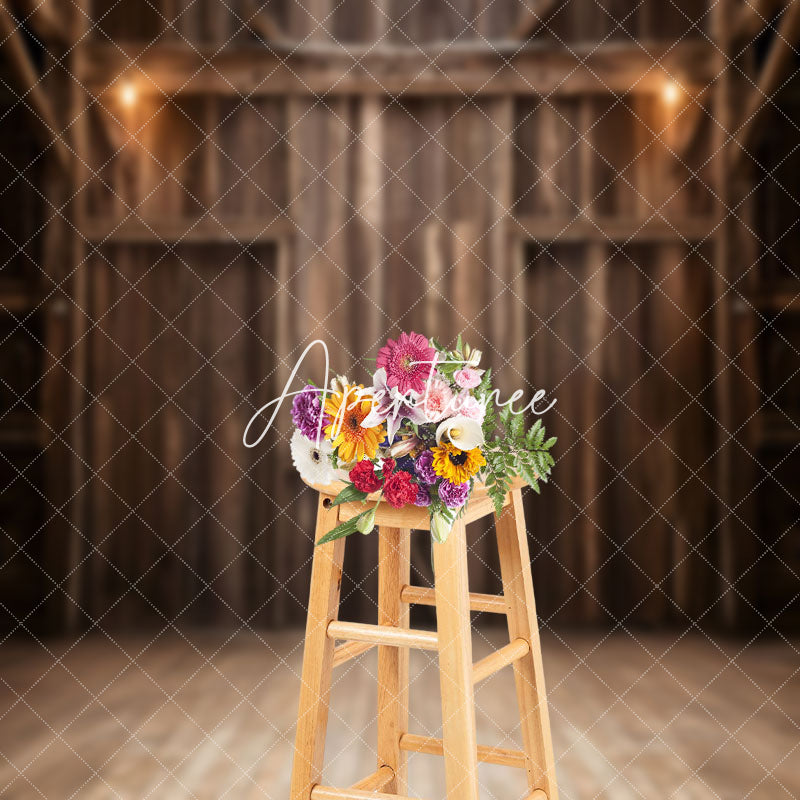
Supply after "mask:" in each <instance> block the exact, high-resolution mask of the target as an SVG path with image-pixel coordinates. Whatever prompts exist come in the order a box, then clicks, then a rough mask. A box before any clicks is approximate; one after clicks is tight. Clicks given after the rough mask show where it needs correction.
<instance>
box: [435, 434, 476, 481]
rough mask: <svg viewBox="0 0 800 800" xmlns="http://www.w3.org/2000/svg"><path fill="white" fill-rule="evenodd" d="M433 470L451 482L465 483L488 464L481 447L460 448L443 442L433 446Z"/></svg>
mask: <svg viewBox="0 0 800 800" xmlns="http://www.w3.org/2000/svg"><path fill="white" fill-rule="evenodd" d="M431 451H432V452H433V471H434V472H435V473H436V474H437V475H439V476H440V477H442V478H445V479H446V480H448V481H450V482H451V483H465V482H466V481H468V480H469V479H470V478H471V477H472V476H473V475H474V474H475V473H476V472H478V470H480V468H481V467H483V466H485V465H486V459H485V458H484V457H483V453H481V449H480V447H473V448H472V450H459V449H458V448H457V447H456V446H455V445H452V444H446V443H445V444H441V445H439V446H438V447H432V448H431Z"/></svg>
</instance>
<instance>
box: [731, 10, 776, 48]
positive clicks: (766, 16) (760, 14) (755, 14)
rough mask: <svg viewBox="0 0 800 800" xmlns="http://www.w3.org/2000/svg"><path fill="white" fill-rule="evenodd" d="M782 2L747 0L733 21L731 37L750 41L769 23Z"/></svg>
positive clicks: (736, 39) (740, 40) (741, 40)
mask: <svg viewBox="0 0 800 800" xmlns="http://www.w3.org/2000/svg"><path fill="white" fill-rule="evenodd" d="M782 5H783V3H782V2H781V0H747V2H745V3H742V6H741V8H740V9H739V14H738V17H737V19H736V21H735V22H734V23H733V38H734V40H735V41H739V42H750V41H752V40H753V39H754V38H755V37H756V36H758V34H759V33H761V31H762V30H763V29H764V28H765V27H766V26H767V25H768V24H769V22H770V20H771V19H772V17H774V16H775V14H776V13H777V12H778V10H779V9H780V8H781V6H782Z"/></svg>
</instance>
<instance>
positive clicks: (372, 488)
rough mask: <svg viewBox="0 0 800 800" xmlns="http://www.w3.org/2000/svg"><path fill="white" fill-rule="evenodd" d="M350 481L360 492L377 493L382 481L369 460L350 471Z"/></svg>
mask: <svg viewBox="0 0 800 800" xmlns="http://www.w3.org/2000/svg"><path fill="white" fill-rule="evenodd" d="M350 480H351V481H352V482H353V484H354V485H355V487H356V489H358V490H359V491H360V492H366V493H367V494H369V493H370V492H377V491H378V489H380V488H381V483H382V481H381V479H380V478H379V477H378V476H377V475H376V474H375V467H374V465H373V463H372V462H371V461H369V460H368V459H366V458H365V459H363V460H362V461H359V462H358V464H356V465H355V466H354V467H353V469H351V470H350Z"/></svg>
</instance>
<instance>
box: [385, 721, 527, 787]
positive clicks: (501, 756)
mask: <svg viewBox="0 0 800 800" xmlns="http://www.w3.org/2000/svg"><path fill="white" fill-rule="evenodd" d="M400 749H401V750H406V751H408V752H411V753H427V754H429V755H432V756H441V755H444V744H443V743H442V740H441V739H436V738H435V737H433V736H420V735H419V734H416V733H404V734H403V735H402V736H401V737H400ZM478 761H484V762H486V763H487V764H500V765H501V766H504V767H517V769H525V766H526V764H525V761H526V756H525V753H523V752H522V750H508V749H507V748H505V747H488V746H487V745H483V744H479V745H478ZM534 800H536V798H534Z"/></svg>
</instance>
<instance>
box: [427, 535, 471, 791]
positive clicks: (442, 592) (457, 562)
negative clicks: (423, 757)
mask: <svg viewBox="0 0 800 800" xmlns="http://www.w3.org/2000/svg"><path fill="white" fill-rule="evenodd" d="M433 569H434V574H435V583H436V621H437V628H438V634H439V673H440V679H441V687H442V739H443V743H444V768H445V779H446V783H447V800H478V745H477V741H476V737H475V697H474V693H473V687H472V628H471V624H470V617H469V582H468V578H467V537H466V528H465V525H464V523H463V522H462V521H460V520H459V521H457V522H456V523H455V525H454V526H453V530H452V531H451V532H450V536H449V537H448V539H447V541H446V542H444V544H438V543H434V545H433Z"/></svg>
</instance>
